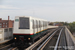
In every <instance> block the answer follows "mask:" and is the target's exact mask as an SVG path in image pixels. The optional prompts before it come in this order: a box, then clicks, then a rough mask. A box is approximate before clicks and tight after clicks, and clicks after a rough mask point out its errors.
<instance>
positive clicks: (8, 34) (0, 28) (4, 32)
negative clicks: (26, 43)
mask: <svg viewBox="0 0 75 50" xmlns="http://www.w3.org/2000/svg"><path fill="white" fill-rule="evenodd" d="M13 23H14V21H13V20H9V16H8V20H2V18H0V41H4V40H8V39H12V38H13Z"/></svg>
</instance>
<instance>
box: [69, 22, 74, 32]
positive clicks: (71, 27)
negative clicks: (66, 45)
mask: <svg viewBox="0 0 75 50" xmlns="http://www.w3.org/2000/svg"><path fill="white" fill-rule="evenodd" d="M69 27H70V31H71V32H75V22H72V23H69Z"/></svg>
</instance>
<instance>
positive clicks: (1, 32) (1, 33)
mask: <svg viewBox="0 0 75 50" xmlns="http://www.w3.org/2000/svg"><path fill="white" fill-rule="evenodd" d="M6 29H7V31H5V30H6ZM11 29H12V28H11ZM12 38H13V30H11V31H10V30H9V28H0V41H3V40H8V39H12Z"/></svg>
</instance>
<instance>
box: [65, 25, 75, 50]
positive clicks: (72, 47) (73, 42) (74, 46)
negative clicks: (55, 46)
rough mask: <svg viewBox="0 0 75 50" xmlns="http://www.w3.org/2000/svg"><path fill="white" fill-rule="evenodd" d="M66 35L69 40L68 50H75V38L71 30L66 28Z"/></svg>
mask: <svg viewBox="0 0 75 50" xmlns="http://www.w3.org/2000/svg"><path fill="white" fill-rule="evenodd" d="M65 35H66V40H67V47H66V48H67V49H68V50H75V37H74V36H73V35H72V33H71V32H70V31H69V29H68V28H67V27H66V26H65Z"/></svg>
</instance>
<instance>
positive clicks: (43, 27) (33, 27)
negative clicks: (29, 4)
mask: <svg viewBox="0 0 75 50" xmlns="http://www.w3.org/2000/svg"><path fill="white" fill-rule="evenodd" d="M47 30H48V21H47V20H44V19H39V18H35V17H31V16H16V17H15V20H14V27H13V39H14V41H15V43H18V42H19V43H20V42H23V43H25V44H29V45H31V44H33V43H34V41H35V40H36V39H37V38H39V37H41V36H42V35H43V33H44V32H45V31H47Z"/></svg>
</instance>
